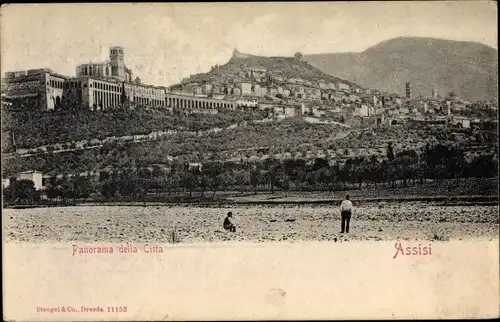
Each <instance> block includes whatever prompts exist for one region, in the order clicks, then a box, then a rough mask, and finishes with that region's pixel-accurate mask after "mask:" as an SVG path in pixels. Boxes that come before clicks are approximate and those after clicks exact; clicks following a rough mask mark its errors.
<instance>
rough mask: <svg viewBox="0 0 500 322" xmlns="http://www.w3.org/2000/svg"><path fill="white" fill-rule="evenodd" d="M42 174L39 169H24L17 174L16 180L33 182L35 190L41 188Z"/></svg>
mask: <svg viewBox="0 0 500 322" xmlns="http://www.w3.org/2000/svg"><path fill="white" fill-rule="evenodd" d="M42 177H43V175H42V173H41V172H39V171H25V172H20V173H19V174H18V175H17V180H30V181H33V183H34V184H35V189H36V190H41V189H42V188H43V178H42Z"/></svg>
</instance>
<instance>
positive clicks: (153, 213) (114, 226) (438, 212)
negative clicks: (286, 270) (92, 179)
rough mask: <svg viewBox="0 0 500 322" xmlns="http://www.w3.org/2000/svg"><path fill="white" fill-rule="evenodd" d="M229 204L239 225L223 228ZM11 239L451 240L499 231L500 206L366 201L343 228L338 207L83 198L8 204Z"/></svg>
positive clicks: (7, 230) (8, 238)
mask: <svg viewBox="0 0 500 322" xmlns="http://www.w3.org/2000/svg"><path fill="white" fill-rule="evenodd" d="M228 211H232V212H233V213H234V214H235V222H236V225H237V227H238V230H237V232H236V233H229V232H226V231H224V230H223V229H222V221H223V219H224V217H225V215H226V213H227V212H228ZM3 222H4V225H3V231H4V240H5V241H11V242H15V241H20V242H71V241H79V242H116V243H119V242H131V243H146V242H150V243H153V242H156V243H168V242H172V232H173V231H175V232H176V239H177V241H178V242H182V243H199V242H222V241H246V242H273V241H276V242H277V241H287V242H294V241H304V240H317V241H327V240H335V239H337V240H338V241H349V240H373V241H376V240H405V239H406V240H449V239H457V240H458V239H460V240H461V239H474V238H497V237H498V234H499V227H498V207H497V206H458V205H457V206H442V205H439V204H436V203H434V204H433V203H423V202H405V203H388V202H377V203H366V204H362V205H360V206H359V207H358V208H356V209H355V211H354V214H353V217H352V220H351V232H350V233H349V234H342V235H341V234H340V233H339V232H340V214H339V211H338V209H337V207H331V206H324V205H318V206H314V205H300V206H297V205H279V206H260V205H259V206H257V205H251V206H250V205H249V206H237V207H230V206H227V207H217V208H203V207H192V206H190V207H182V206H173V207H172V206H152V205H151V206H145V207H144V206H143V207H140V206H125V207H117V206H80V207H78V206H77V207H56V208H31V209H4V211H3Z"/></svg>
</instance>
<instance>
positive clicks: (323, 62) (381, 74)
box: [304, 37, 498, 101]
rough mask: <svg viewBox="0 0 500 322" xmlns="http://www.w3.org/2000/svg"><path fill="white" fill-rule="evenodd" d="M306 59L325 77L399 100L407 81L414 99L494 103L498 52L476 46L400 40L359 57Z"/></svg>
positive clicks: (331, 55) (328, 55)
mask: <svg viewBox="0 0 500 322" xmlns="http://www.w3.org/2000/svg"><path fill="white" fill-rule="evenodd" d="M304 59H305V60H306V61H307V62H309V63H310V64H311V65H313V66H315V67H317V68H319V69H320V70H322V71H323V72H325V73H329V74H332V75H336V76H337V77H342V78H346V79H349V80H351V81H353V82H355V83H357V84H359V85H361V86H365V87H369V88H376V89H379V90H383V91H388V92H391V93H392V92H396V93H398V94H400V95H404V91H405V82H407V81H411V82H412V86H413V92H414V95H415V96H418V95H419V94H422V95H424V96H430V95H431V92H432V89H436V90H437V91H438V92H439V94H440V95H441V96H443V97H444V96H445V95H447V94H448V93H449V92H451V91H454V92H455V93H456V94H457V95H459V96H461V97H463V98H465V99H467V100H470V101H477V100H483V99H488V100H493V101H498V97H497V91H498V74H497V72H498V50H497V49H495V48H492V47H488V46H486V45H483V44H479V43H475V42H465V41H451V40H442V39H433V38H418V37H401V38H395V39H391V40H388V41H384V42H381V43H379V44H377V45H375V46H373V47H370V48H368V49H367V50H365V51H364V52H361V53H325V54H316V55H305V56H304Z"/></svg>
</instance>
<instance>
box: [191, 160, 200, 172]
mask: <svg viewBox="0 0 500 322" xmlns="http://www.w3.org/2000/svg"><path fill="white" fill-rule="evenodd" d="M202 168H203V166H202V164H201V163H199V162H190V163H189V165H188V170H195V169H198V170H199V171H201V170H202Z"/></svg>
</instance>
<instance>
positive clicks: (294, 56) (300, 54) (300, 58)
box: [293, 52, 303, 60]
mask: <svg viewBox="0 0 500 322" xmlns="http://www.w3.org/2000/svg"><path fill="white" fill-rule="evenodd" d="M302 57H303V55H302V53H301V52H296V53H295V55H293V58H295V59H298V60H302Z"/></svg>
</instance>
